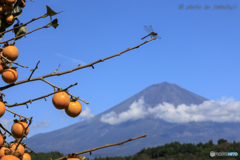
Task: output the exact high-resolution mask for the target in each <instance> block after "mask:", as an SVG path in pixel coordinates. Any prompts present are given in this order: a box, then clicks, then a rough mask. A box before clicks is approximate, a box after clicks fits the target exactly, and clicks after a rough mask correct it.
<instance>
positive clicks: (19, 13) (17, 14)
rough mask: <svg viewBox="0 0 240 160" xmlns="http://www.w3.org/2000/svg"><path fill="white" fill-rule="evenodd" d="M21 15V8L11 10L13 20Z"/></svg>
mask: <svg viewBox="0 0 240 160" xmlns="http://www.w3.org/2000/svg"><path fill="white" fill-rule="evenodd" d="M21 14H22V8H21V7H19V6H16V7H15V8H14V9H13V14H12V15H13V17H14V18H17V17H19V16H20V15H21Z"/></svg>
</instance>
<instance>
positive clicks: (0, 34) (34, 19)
mask: <svg viewBox="0 0 240 160" xmlns="http://www.w3.org/2000/svg"><path fill="white" fill-rule="evenodd" d="M45 15H46V14H44V15H42V16H40V17H38V18H33V19H32V20H30V21H29V22H27V23H24V24H22V25H20V26H17V27H14V28H12V29H9V30H6V31H4V32H1V33H0V36H2V35H3V34H4V33H7V32H10V31H13V30H15V29H18V28H20V27H22V26H26V25H27V24H29V23H31V22H33V21H36V20H38V19H40V18H43V17H45Z"/></svg>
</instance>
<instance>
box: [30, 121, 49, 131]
mask: <svg viewBox="0 0 240 160" xmlns="http://www.w3.org/2000/svg"><path fill="white" fill-rule="evenodd" d="M51 123H52V122H51V121H46V120H42V121H41V122H36V123H35V124H33V126H32V128H33V129H35V130H38V129H39V128H40V127H44V128H47V127H49V126H50V125H51Z"/></svg>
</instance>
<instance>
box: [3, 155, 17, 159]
mask: <svg viewBox="0 0 240 160" xmlns="http://www.w3.org/2000/svg"><path fill="white" fill-rule="evenodd" d="M1 160H20V159H19V158H17V157H15V156H13V155H6V156H3V157H2V158H1Z"/></svg>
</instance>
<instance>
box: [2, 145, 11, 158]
mask: <svg viewBox="0 0 240 160" xmlns="http://www.w3.org/2000/svg"><path fill="white" fill-rule="evenodd" d="M5 150H9V151H10V149H9V148H7V147H1V149H0V158H2V157H3V156H5V153H4V151H5Z"/></svg>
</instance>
